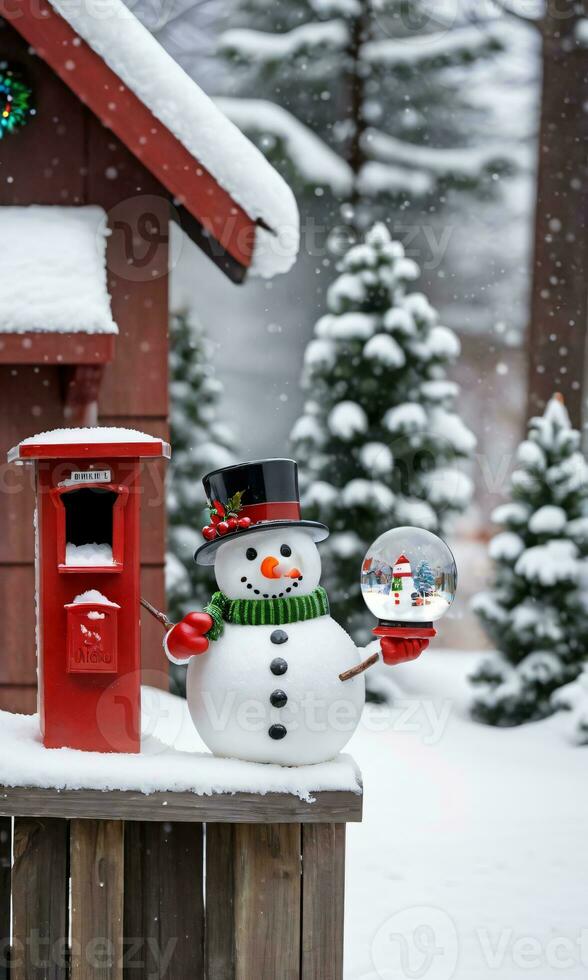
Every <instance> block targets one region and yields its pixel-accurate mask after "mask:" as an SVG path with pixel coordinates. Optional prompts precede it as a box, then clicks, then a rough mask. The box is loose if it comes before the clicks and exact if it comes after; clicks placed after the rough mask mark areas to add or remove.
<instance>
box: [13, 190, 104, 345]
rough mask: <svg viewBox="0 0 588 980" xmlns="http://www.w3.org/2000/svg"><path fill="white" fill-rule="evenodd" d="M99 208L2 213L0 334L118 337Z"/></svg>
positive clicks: (38, 208) (25, 209)
mask: <svg viewBox="0 0 588 980" xmlns="http://www.w3.org/2000/svg"><path fill="white" fill-rule="evenodd" d="M108 234H109V232H108V229H107V227H106V215H105V212H104V211H103V210H102V208H99V207H80V208H73V207H55V206H52V207H42V206H38V205H31V206H30V207H3V208H2V236H3V239H4V242H5V243H9V244H7V247H5V248H4V250H3V255H2V303H1V304H0V333H24V332H27V331H38V332H55V333H109V334H113V333H118V330H117V326H116V324H115V322H114V320H113V319H112V314H111V311H110V298H109V295H108V290H107V285H106V263H105V254H106V236H107V235H108Z"/></svg>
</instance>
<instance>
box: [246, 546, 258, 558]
mask: <svg viewBox="0 0 588 980" xmlns="http://www.w3.org/2000/svg"><path fill="white" fill-rule="evenodd" d="M245 557H246V558H248V559H249V561H255V559H256V558H257V552H256V550H255V548H247V551H246V552H245Z"/></svg>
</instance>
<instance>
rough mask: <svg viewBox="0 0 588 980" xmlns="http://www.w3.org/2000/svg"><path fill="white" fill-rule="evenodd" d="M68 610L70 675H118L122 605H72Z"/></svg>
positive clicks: (71, 603)
mask: <svg viewBox="0 0 588 980" xmlns="http://www.w3.org/2000/svg"><path fill="white" fill-rule="evenodd" d="M65 609H66V611H67V672H68V674H115V673H116V671H117V663H118V650H117V634H118V611H119V609H120V606H118V605H116V604H115V603H110V602H108V603H107V602H70V603H68V604H67V605H66V607H65Z"/></svg>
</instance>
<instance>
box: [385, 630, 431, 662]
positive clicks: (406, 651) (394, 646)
mask: <svg viewBox="0 0 588 980" xmlns="http://www.w3.org/2000/svg"><path fill="white" fill-rule="evenodd" d="M428 645H429V641H428V640H425V639H418V638H409V639H407V638H405V637H396V636H381V637H380V647H381V649H382V657H383V658H384V663H385V664H388V666H389V667H393V666H394V664H403V663H406V662H407V661H408V660H416V658H417V657H420V655H421V653H422V652H423V650H426V649H427V647H428Z"/></svg>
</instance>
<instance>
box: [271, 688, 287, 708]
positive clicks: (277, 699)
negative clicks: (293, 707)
mask: <svg viewBox="0 0 588 980" xmlns="http://www.w3.org/2000/svg"><path fill="white" fill-rule="evenodd" d="M287 700H288V695H287V694H286V692H285V691H280V689H279V688H278V690H277V691H272V693H271V694H270V702H271V703H272V704H273V706H274V708H283V707H284V705H285V704H286V701H287Z"/></svg>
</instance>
